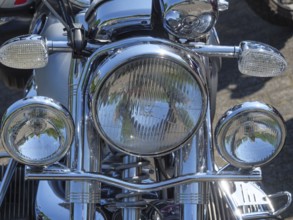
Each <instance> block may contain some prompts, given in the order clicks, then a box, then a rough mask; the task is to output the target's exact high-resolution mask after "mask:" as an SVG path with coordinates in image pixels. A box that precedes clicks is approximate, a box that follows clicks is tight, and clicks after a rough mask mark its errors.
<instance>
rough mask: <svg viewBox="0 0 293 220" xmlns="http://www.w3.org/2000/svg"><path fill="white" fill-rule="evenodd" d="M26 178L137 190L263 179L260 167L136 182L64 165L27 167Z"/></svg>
mask: <svg viewBox="0 0 293 220" xmlns="http://www.w3.org/2000/svg"><path fill="white" fill-rule="evenodd" d="M25 171H26V172H25V178H26V179H28V180H75V181H93V180H94V181H99V182H102V183H105V184H109V185H112V186H115V187H118V188H123V189H127V190H131V191H136V192H149V191H159V190H163V189H166V188H171V187H175V186H178V185H181V184H187V183H192V182H217V181H222V180H226V181H260V180H261V179H262V175H261V171H260V169H255V170H253V171H251V172H249V173H248V174H241V173H240V172H236V171H235V172H228V171H227V172H224V171H223V172H221V173H217V174H216V173H195V174H189V175H185V176H180V177H176V178H173V179H169V180H165V181H162V182H157V183H145V184H136V183H129V182H126V181H123V180H121V179H116V178H113V177H109V176H106V175H103V174H98V173H84V172H76V171H71V170H69V169H67V168H65V167H64V166H63V165H57V164H55V165H53V166H50V167H48V168H45V169H43V170H42V171H38V170H34V169H31V168H30V167H26V170H25Z"/></svg>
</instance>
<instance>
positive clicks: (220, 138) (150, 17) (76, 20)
mask: <svg viewBox="0 0 293 220" xmlns="http://www.w3.org/2000/svg"><path fill="white" fill-rule="evenodd" d="M69 4H72V5H71V6H72V7H68V5H69ZM57 7H59V9H61V10H60V11H61V13H60V11H59V12H58V10H57ZM227 7H228V3H227V2H226V1H216V0H205V1H197V0H193V1H185V0H177V1H173V0H161V1H151V0H143V1H139V2H138V1H135V0H123V2H122V1H119V0H113V1H101V0H96V1H93V2H91V4H89V2H86V1H64V2H63V1H60V4H59V5H55V4H52V2H50V1H47V0H43V3H42V4H41V5H40V6H39V9H37V11H36V13H35V17H34V20H33V22H32V26H31V32H32V34H31V35H29V36H21V37H18V38H15V39H12V40H10V41H8V42H6V43H5V44H3V45H2V47H1V48H0V62H1V63H3V64H5V65H7V66H10V67H14V68H20V69H26V68H35V70H34V76H33V78H32V79H31V81H30V83H29V84H28V87H27V89H26V97H25V98H24V99H22V100H19V101H18V102H16V103H14V104H13V105H12V106H11V107H9V109H8V110H7V112H6V113H5V115H4V117H3V120H2V128H1V142H2V144H3V146H4V147H5V149H6V151H7V152H8V153H9V155H10V156H11V157H12V158H13V159H12V160H11V161H10V163H9V166H8V168H7V171H6V173H5V176H4V178H3V181H2V183H1V195H2V197H1V199H3V198H4V194H5V192H6V190H7V185H8V184H9V182H10V180H11V172H13V171H14V170H15V167H16V166H17V163H22V164H24V165H26V166H25V178H26V179H27V180H34V181H38V189H37V193H36V196H35V218H37V219H61V218H64V219H65V218H66V219H194V220H195V219H219V218H223V219H253V218H274V217H277V216H278V215H279V214H280V213H281V212H282V211H284V210H285V209H286V208H287V207H288V206H289V205H290V204H291V194H290V193H288V192H281V193H278V194H275V195H266V194H265V193H264V192H263V191H262V190H261V188H260V187H259V186H258V184H257V183H256V182H257V181H260V180H261V170H260V168H259V167H260V166H263V165H264V164H267V163H268V162H270V161H271V160H272V159H273V158H274V157H275V156H276V155H277V154H278V153H279V152H280V150H281V149H282V147H283V144H284V140H285V136H286V129H285V125H284V122H283V119H282V116H281V115H280V114H279V113H278V111H277V110H276V109H275V108H273V107H272V106H269V105H267V104H264V103H261V102H247V103H243V104H241V105H238V106H235V107H234V108H231V109H230V110H228V111H227V112H226V114H224V115H223V117H222V119H220V120H219V122H218V125H217V127H216V130H215V132H213V129H212V127H213V126H212V123H211V122H212V119H213V116H214V111H215V98H216V87H217V72H218V70H219V69H220V66H221V58H236V59H238V64H239V70H240V71H241V72H242V73H244V74H248V75H253V76H269V77H272V76H277V75H279V74H281V73H282V72H283V71H284V69H285V68H286V61H285V59H284V58H283V56H282V55H281V54H280V53H279V52H278V51H277V50H276V49H274V48H272V47H270V46H268V45H265V44H261V43H257V42H249V41H244V42H242V43H241V44H240V45H239V46H221V45H219V40H218V38H217V33H216V30H215V28H214V25H215V23H216V21H217V18H218V14H219V11H220V10H224V9H227ZM71 9H73V11H71ZM70 16H71V18H70ZM71 19H72V20H71ZM215 148H217V149H218V151H219V153H220V154H221V156H222V157H223V158H224V159H225V160H226V161H228V163H229V165H227V166H225V167H223V168H221V169H219V168H218V167H217V166H216V164H215V161H214V156H213V154H214V149H215ZM5 156H7V155H5ZM16 161H17V162H16ZM9 174H10V175H9ZM276 197H284V198H285V199H286V202H285V204H284V205H283V207H281V208H280V209H277V210H276V209H275V208H274V207H273V206H272V202H271V198H276ZM47 198H50V199H49V201H48V199H47Z"/></svg>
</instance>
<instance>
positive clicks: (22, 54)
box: [0, 35, 48, 69]
mask: <svg viewBox="0 0 293 220" xmlns="http://www.w3.org/2000/svg"><path fill="white" fill-rule="evenodd" d="M0 63H2V64H3V65H5V66H8V67H12V68H16V69H36V68H42V67H44V66H46V65H47V63H48V48H47V44H46V40H45V38H43V37H42V36H39V35H25V36H20V37H15V38H12V39H10V40H9V41H7V42H5V43H4V44H3V45H2V46H1V47H0Z"/></svg>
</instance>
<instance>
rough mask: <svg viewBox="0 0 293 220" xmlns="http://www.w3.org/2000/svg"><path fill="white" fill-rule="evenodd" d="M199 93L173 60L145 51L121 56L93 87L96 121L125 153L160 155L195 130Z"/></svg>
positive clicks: (200, 113) (201, 95)
mask: <svg viewBox="0 0 293 220" xmlns="http://www.w3.org/2000/svg"><path fill="white" fill-rule="evenodd" d="M142 52H143V50H142ZM123 54H126V53H123ZM113 69H115V68H114V67H113ZM204 97H205V95H204V92H203V89H202V87H201V85H200V84H199V82H198V80H197V78H196V77H195V76H194V75H193V73H192V72H190V70H188V69H186V68H185V67H184V66H182V65H180V64H178V63H176V62H175V61H172V60H169V59H165V58H163V57H145V56H143V57H141V58H137V59H135V60H133V61H129V62H127V60H125V63H124V64H123V65H121V66H119V68H116V69H115V70H113V71H112V72H111V73H110V74H109V77H108V78H107V79H106V80H105V81H104V82H103V83H102V85H101V87H100V88H99V89H97V92H96V95H95V98H94V99H95V101H94V104H93V112H94V119H95V124H96V126H97V128H98V130H99V132H100V134H101V135H102V136H103V137H104V138H105V139H106V140H107V141H108V142H110V144H112V145H113V146H116V147H117V148H118V149H120V150H122V151H124V152H128V153H131V154H135V155H144V156H148V155H159V154H162V153H166V152H169V151H171V150H174V149H175V148H177V147H179V146H180V145H181V144H182V143H184V142H185V141H187V140H188V139H189V138H190V137H191V135H192V134H193V133H194V132H195V130H196V129H197V128H198V125H199V123H200V120H201V118H202V116H203V114H204V111H205V98H204Z"/></svg>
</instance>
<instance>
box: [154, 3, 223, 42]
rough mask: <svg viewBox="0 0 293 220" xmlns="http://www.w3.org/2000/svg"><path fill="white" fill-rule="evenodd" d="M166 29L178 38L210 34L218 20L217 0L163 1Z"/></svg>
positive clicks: (192, 37)
mask: <svg viewBox="0 0 293 220" xmlns="http://www.w3.org/2000/svg"><path fill="white" fill-rule="evenodd" d="M160 2H161V8H162V14H163V24H164V28H165V29H166V30H167V31H168V32H169V33H170V34H172V35H174V36H176V37H178V38H184V39H194V38H198V37H200V36H202V35H204V34H206V33H208V32H209V31H210V30H211V29H212V28H213V27H214V25H215V23H216V21H217V18H218V1H217V0H192V1H187V0H176V1H174V0H161V1H160Z"/></svg>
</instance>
